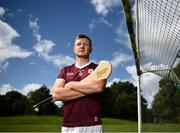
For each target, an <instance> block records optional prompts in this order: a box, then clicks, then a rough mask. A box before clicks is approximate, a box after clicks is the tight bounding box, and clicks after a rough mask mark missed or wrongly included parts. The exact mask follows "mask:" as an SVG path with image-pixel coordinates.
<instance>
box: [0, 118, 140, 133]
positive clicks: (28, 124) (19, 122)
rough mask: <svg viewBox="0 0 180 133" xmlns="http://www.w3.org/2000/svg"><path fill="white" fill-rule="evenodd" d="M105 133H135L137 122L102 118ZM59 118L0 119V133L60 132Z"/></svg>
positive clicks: (60, 119)
mask: <svg viewBox="0 0 180 133" xmlns="http://www.w3.org/2000/svg"><path fill="white" fill-rule="evenodd" d="M102 120H103V128H104V131H105V132H136V131H137V122H135V121H127V120H119V119H110V118H103V119H102ZM61 121H62V117H60V116H12V117H0V132H60V127H61V123H60V122H61Z"/></svg>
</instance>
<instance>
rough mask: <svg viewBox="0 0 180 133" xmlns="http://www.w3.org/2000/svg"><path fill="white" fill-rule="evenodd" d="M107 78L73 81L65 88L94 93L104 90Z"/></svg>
mask: <svg viewBox="0 0 180 133" xmlns="http://www.w3.org/2000/svg"><path fill="white" fill-rule="evenodd" d="M105 86H106V80H86V81H82V82H81V81H80V82H78V81H71V82H69V83H67V84H65V88H66V87H67V88H71V89H73V90H76V91H78V92H81V93H82V94H83V93H84V94H94V93H100V92H103V91H104V88H105Z"/></svg>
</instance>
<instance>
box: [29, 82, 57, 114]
mask: <svg viewBox="0 0 180 133" xmlns="http://www.w3.org/2000/svg"><path fill="white" fill-rule="evenodd" d="M49 93H50V91H49V89H48V88H47V87H46V86H45V85H43V86H42V87H41V88H39V89H37V90H36V91H34V92H30V93H29V94H28V99H29V101H30V106H31V107H29V108H30V112H34V111H33V109H32V106H33V105H35V104H37V103H38V102H40V101H42V100H44V99H46V98H48V97H50V94H49ZM58 111H59V109H58V107H57V106H56V105H54V103H52V102H48V103H45V104H42V105H40V106H39V111H38V112H37V114H38V115H53V114H58Z"/></svg>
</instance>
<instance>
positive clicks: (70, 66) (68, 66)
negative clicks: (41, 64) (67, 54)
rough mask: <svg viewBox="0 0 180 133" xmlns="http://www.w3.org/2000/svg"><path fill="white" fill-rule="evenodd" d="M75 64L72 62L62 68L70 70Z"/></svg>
mask: <svg viewBox="0 0 180 133" xmlns="http://www.w3.org/2000/svg"><path fill="white" fill-rule="evenodd" d="M74 66H75V64H74V63H73V64H71V65H67V66H64V67H63V68H62V70H68V69H70V68H72V67H74Z"/></svg>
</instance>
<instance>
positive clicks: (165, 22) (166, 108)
mask: <svg viewBox="0 0 180 133" xmlns="http://www.w3.org/2000/svg"><path fill="white" fill-rule="evenodd" d="M122 2H123V7H124V11H125V16H126V22H127V26H128V30H129V35H130V39H131V45H132V49H133V53H134V57H135V63H136V68H137V73H138V75H139V76H140V82H139V83H140V90H141V91H140V94H141V95H142V96H143V97H144V98H145V99H146V100H147V102H149V101H148V98H151V100H152V101H151V102H150V103H147V104H149V105H147V107H146V108H144V107H143V108H142V107H141V110H140V111H141V112H140V113H141V117H140V118H141V130H142V131H149V132H161V131H165V132H172V131H179V130H180V128H179V127H180V80H179V79H180V0H136V1H135V2H134V3H133V1H132V0H130V3H131V19H133V18H134V25H133V23H132V25H133V26H131V23H130V21H131V20H129V18H128V17H129V16H128V14H129V13H128V11H127V8H128V6H127V2H125V0H122ZM129 15H130V14H129ZM132 27H133V29H135V30H134V31H136V32H134V39H133V35H132V34H133V33H132V32H131V30H130V29H131V28H132ZM133 40H136V41H133ZM148 73H151V74H152V73H153V74H155V75H159V76H160V77H161V80H160V82H154V83H152V84H151V85H150V86H149V87H148V88H143V87H144V86H143V84H144V82H145V81H144V80H145V79H146V78H150V77H148ZM143 75H147V77H144V76H143ZM142 77H143V78H142ZM157 79H158V78H157ZM159 79H160V78H159ZM155 83H156V84H158V85H157V87H158V88H153V87H154V86H155V85H153V84H155ZM150 87H151V92H150V91H149V90H148V89H149V88H150ZM152 91H153V92H156V93H152ZM138 111H139V110H138Z"/></svg>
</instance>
